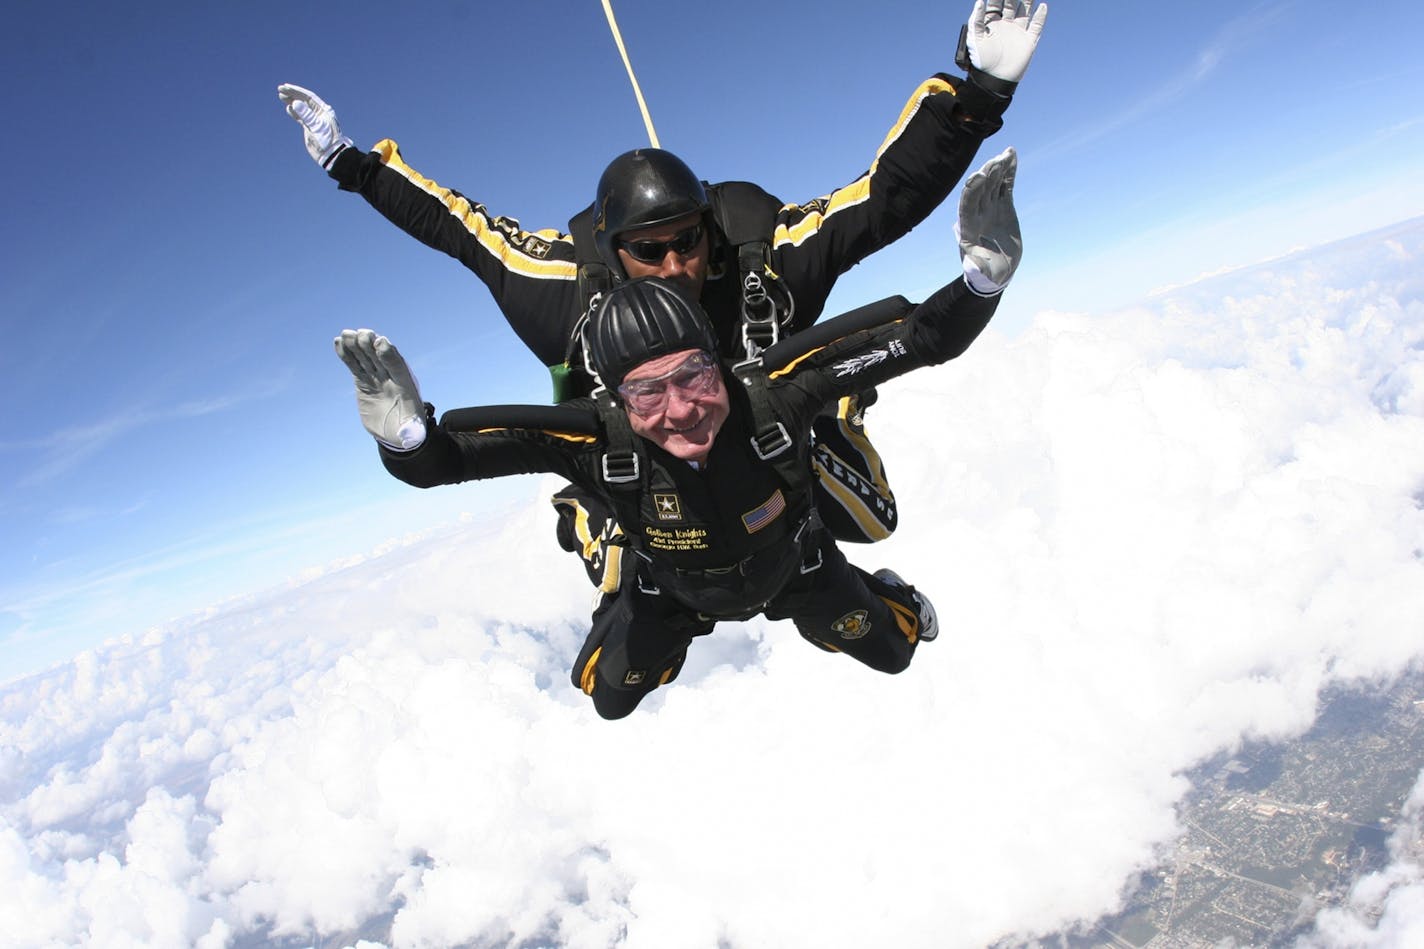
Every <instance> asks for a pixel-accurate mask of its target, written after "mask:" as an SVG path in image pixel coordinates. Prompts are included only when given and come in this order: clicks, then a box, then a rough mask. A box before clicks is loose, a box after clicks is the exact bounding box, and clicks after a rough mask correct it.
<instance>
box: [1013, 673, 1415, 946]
mask: <svg viewBox="0 0 1424 949" xmlns="http://www.w3.org/2000/svg"><path fill="white" fill-rule="evenodd" d="M1421 768H1424V673H1420V672H1414V673H1411V674H1408V675H1406V676H1404V677H1402V678H1400V679H1398V680H1396V681H1394V682H1392V683H1386V684H1383V685H1381V684H1378V683H1376V684H1374V685H1363V684H1362V685H1358V686H1355V687H1350V688H1346V687H1334V688H1332V689H1330V690H1328V691H1327V693H1326V694H1325V695H1324V696H1323V697H1322V701H1321V711H1320V714H1319V716H1318V717H1317V719H1316V723H1315V725H1314V727H1313V728H1312V729H1311V730H1310V731H1309V732H1308V733H1306V734H1305V735H1303V736H1302V737H1300V738H1299V739H1296V740H1294V741H1292V742H1289V743H1286V744H1283V745H1270V744H1264V743H1258V744H1252V745H1249V746H1247V747H1245V748H1243V749H1242V750H1241V751H1239V752H1237V753H1236V754H1235V755H1232V756H1220V757H1218V758H1215V759H1213V760H1212V761H1209V762H1207V763H1206V764H1204V765H1202V766H1201V767H1199V768H1197V769H1196V770H1195V771H1193V772H1192V773H1191V774H1190V775H1189V777H1190V778H1191V781H1192V788H1193V790H1192V791H1191V792H1190V794H1189V795H1188V797H1187V798H1186V800H1185V801H1184V802H1183V803H1182V805H1181V807H1180V809H1179V812H1178V813H1179V819H1180V821H1181V823H1182V825H1183V826H1184V827H1185V828H1186V832H1185V833H1184V834H1183V835H1182V837H1181V838H1180V839H1179V841H1178V843H1177V846H1176V848H1175V850H1174V851H1173V853H1172V855H1171V857H1170V859H1169V860H1168V861H1166V862H1165V863H1163V864H1162V865H1160V866H1159V867H1157V868H1156V869H1155V870H1154V871H1153V872H1151V873H1149V874H1145V875H1144V876H1143V877H1141V878H1140V879H1139V880H1138V881H1137V884H1136V886H1135V888H1134V891H1133V894H1132V896H1131V898H1130V901H1129V903H1128V906H1127V908H1126V909H1125V910H1124V911H1123V912H1122V913H1119V914H1118V915H1116V916H1112V917H1109V918H1106V919H1102V920H1099V921H1098V922H1097V923H1096V924H1095V925H1094V926H1093V927H1092V928H1091V929H1090V930H1087V931H1085V932H1078V933H1063V934H1060V935H1058V936H1055V937H1053V938H1051V939H1046V940H1040V941H1038V942H1037V943H1033V944H1032V945H1039V946H1062V947H1071V949H1088V947H1114V949H1204V947H1218V946H1223V945H1227V946H1288V945H1290V944H1291V943H1293V942H1294V941H1295V939H1296V938H1297V937H1298V936H1300V935H1302V934H1304V933H1307V932H1309V931H1310V930H1311V928H1312V926H1313V921H1314V918H1315V915H1316V913H1318V912H1319V911H1320V910H1321V909H1323V908H1325V907H1327V906H1334V905H1339V904H1341V903H1343V902H1344V901H1345V899H1346V897H1347V896H1348V893H1349V890H1350V887H1351V886H1352V885H1353V884H1354V883H1355V881H1356V880H1358V879H1359V878H1360V877H1361V876H1362V875H1364V874H1366V873H1369V872H1371V871H1375V870H1379V869H1381V868H1383V867H1384V866H1385V865H1386V864H1387V863H1388V862H1389V860H1390V856H1389V852H1388V850H1387V841H1388V839H1389V836H1390V834H1391V833H1392V832H1393V830H1394V827H1395V824H1396V822H1397V820H1398V817H1399V814H1400V811H1401V809H1402V808H1403V806H1404V802H1405V800H1406V799H1407V798H1408V796H1409V793H1410V791H1411V790H1412V789H1413V787H1414V784H1415V782H1416V781H1417V780H1418V779H1419V772H1420V769H1421ZM1421 849H1424V847H1422V848H1421ZM1021 945H1024V944H1023V943H1018V942H1005V943H1001V944H1000V946H1001V949H1007V947H1010V946H1021Z"/></svg>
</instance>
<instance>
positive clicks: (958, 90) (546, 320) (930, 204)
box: [330, 74, 1009, 592]
mask: <svg viewBox="0 0 1424 949" xmlns="http://www.w3.org/2000/svg"><path fill="white" fill-rule="evenodd" d="M1008 102H1009V100H1008V99H1006V98H1001V97H997V96H994V95H991V94H989V93H987V92H985V91H984V90H982V89H980V88H979V87H978V86H977V85H974V84H972V83H970V82H968V81H967V80H965V79H962V78H958V77H951V76H947V75H943V74H940V75H936V76H933V77H931V78H930V79H928V80H926V81H925V82H923V83H921V84H920V85H919V86H918V87H917V88H916V89H915V91H914V93H913V94H912V95H911V96H910V98H909V100H908V101H907V102H906V104H905V107H904V109H903V110H902V111H901V113H900V115H899V117H898V119H897V120H896V122H895V124H894V126H893V127H892V128H891V129H890V131H889V133H888V134H887V135H886V136H885V139H884V141H883V142H882V143H881V145H880V147H879V149H878V150H877V151H876V153H875V157H874V159H873V161H872V162H871V165H870V167H869V169H868V170H867V171H865V172H864V173H863V174H861V175H859V176H858V177H856V178H855V180H853V181H851V182H850V183H849V184H847V185H845V186H844V187H841V188H838V189H836V190H835V191H832V192H830V193H829V194H826V195H823V196H821V197H818V198H815V199H813V200H810V201H807V202H805V203H803V204H785V205H783V206H782V207H781V209H780V211H779V212H778V213H777V215H776V220H775V224H774V233H772V234H769V235H767V239H768V241H769V243H770V245H771V261H770V268H771V269H772V270H773V271H774V272H775V273H776V274H777V275H778V276H779V277H780V279H781V282H782V285H783V286H784V287H785V288H786V289H787V290H788V291H789V292H790V294H791V296H792V299H793V301H794V308H793V322H792V325H791V326H790V328H789V329H790V331H792V332H795V331H796V330H800V329H804V328H805V327H807V326H810V325H811V324H812V323H814V322H815V321H816V319H817V318H818V317H819V316H820V314H821V311H822V309H823V308H824V306H825V302H826V298H827V296H828V295H829V294H830V292H831V289H832V287H833V286H834V284H835V281H836V279H837V278H838V277H839V276H840V275H841V274H842V273H844V272H845V271H847V270H849V269H850V268H851V267H852V266H854V265H855V264H856V263H858V262H859V261H861V260H862V259H863V258H865V257H866V256H868V255H869V254H871V253H874V252H875V251H877V250H879V249H881V248H883V247H885V246H886V245H888V244H890V243H892V242H893V241H895V240H898V239H899V238H900V237H902V236H903V235H904V234H906V233H907V232H908V231H909V230H910V229H911V228H912V227H914V226H915V225H916V224H918V223H920V222H921V221H923V220H924V219H925V218H926V217H927V216H928V215H929V214H930V212H932V211H933V210H934V209H935V208H936V207H938V206H939V204H940V203H941V202H942V201H943V200H944V199H945V198H946V197H947V196H948V195H949V193H950V192H951V191H952V190H953V188H954V186H955V185H956V184H957V183H958V182H959V180H960V178H961V177H962V176H963V175H964V173H965V171H966V170H967V169H968V168H969V166H970V163H971V162H972V161H973V160H974V156H975V154H976V152H977V151H978V149H979V145H980V143H981V142H982V141H983V140H984V139H985V138H986V137H988V136H989V135H991V134H993V133H994V132H995V131H997V130H998V129H999V128H1000V126H1001V125H1002V120H1001V116H1002V114H1003V112H1004V110H1005V109H1006V108H1007V106H1008ZM330 173H331V176H332V177H333V178H334V179H336V181H337V182H338V184H339V186H340V187H341V188H342V189H343V190H348V191H355V192H358V193H359V194H361V196H362V197H364V198H365V199H366V200H367V202H369V203H370V204H371V206H372V207H374V208H375V209H376V210H377V211H379V212H380V213H381V214H382V215H384V216H385V217H386V218H387V219H389V220H390V221H391V222H392V223H393V224H395V225H396V226H397V227H399V228H400V229H401V230H403V231H405V232H406V233H407V234H410V235H411V236H412V237H414V238H416V239H417V240H419V241H421V242H422V243H424V244H426V245H428V246H430V247H432V248H434V249H436V250H439V251H442V252H443V253H446V254H448V255H450V256H451V257H454V258H455V259H456V260H458V261H460V263H461V264H463V265H464V266H465V267H466V268H468V269H469V270H471V271H472V272H473V273H474V274H475V275H476V276H478V277H479V278H480V280H481V281H483V282H484V284H485V286H486V287H488V288H489V291H490V293H491V294H492V295H493V297H494V300H495V303H496V304H497V305H498V306H499V308H500V311H501V312H502V313H503V314H504V317H505V319H506V320H507V321H508V322H509V325H510V327H511V328H512V329H513V330H514V332H515V333H516V334H517V335H518V336H519V338H520V339H521V340H522V341H523V342H524V344H525V345H526V346H527V347H528V348H529V349H530V350H531V351H532V352H533V353H534V355H535V356H537V357H538V358H539V359H540V360H542V361H543V363H544V364H545V365H546V366H548V367H550V369H551V371H557V369H558V367H561V366H562V365H563V363H564V359H565V356H566V354H567V351H568V350H567V347H568V343H569V338H570V335H571V333H572V332H573V330H574V327H575V325H576V324H577V322H578V318H579V316H580V315H581V314H582V311H583V303H584V301H583V300H582V298H581V295H580V291H579V287H578V279H577V265H576V260H577V257H576V254H575V250H574V245H573V240H572V238H571V237H570V236H569V235H568V234H566V233H563V232H562V231H560V230H554V229H545V230H533V231H530V230H525V229H524V228H523V227H522V226H521V225H520V223H519V221H518V220H516V219H514V218H512V217H507V216H501V215H496V214H493V213H491V212H490V211H489V210H488V209H487V208H486V207H485V206H484V205H483V204H481V203H479V202H477V201H473V200H471V199H469V198H467V197H465V196H464V195H463V194H461V193H460V192H458V191H454V190H452V189H450V188H446V187H443V186H441V185H439V184H437V183H436V182H434V181H432V180H430V179H429V178H426V177H425V176H423V175H422V174H420V173H419V172H418V171H416V170H415V169H414V168H412V167H410V166H409V165H408V164H406V162H405V160H404V159H403V158H402V156H401V153H400V149H399V148H398V147H397V145H396V143H395V142H393V141H391V140H389V139H387V140H384V141H381V142H380V143H378V144H377V145H376V146H375V148H374V149H373V150H372V151H370V152H367V153H362V152H360V151H359V150H356V149H347V150H346V151H344V152H342V153H341V154H340V155H338V156H337V158H336V160H335V162H334V163H333V165H332V168H331V172H330ZM712 246H713V253H714V256H713V259H712V260H711V261H710V262H709V263H710V273H709V277H708V280H707V282H706V284H705V286H704V288H703V291H702V297H701V300H700V302H701V304H702V306H703V309H704V310H706V311H707V313H708V315H709V316H710V317H711V319H712V322H713V325H714V326H715V327H716V328H717V332H718V337H719V339H720V340H721V342H722V354H723V355H724V356H728V357H731V356H735V355H738V354H739V349H738V345H739V343H738V340H739V338H740V336H739V332H740V327H741V308H740V304H741V296H740V287H739V284H738V280H737V267H736V262H735V260H730V259H727V258H728V257H729V256H730V254H731V253H732V251H731V249H730V248H728V247H727V246H726V245H725V242H718V241H714V242H713V245H712ZM719 252H720V254H721V257H720V259H719V257H718V256H717V255H718V254H719ZM860 409H861V404H860V400H859V398H858V397H857V394H855V393H852V394H850V395H848V396H847V397H846V398H844V399H842V400H840V402H839V403H838V404H836V405H833V406H828V407H827V411H826V412H825V413H824V414H823V416H822V417H821V418H820V419H818V420H817V421H816V422H815V424H814V425H813V438H814V441H815V449H814V450H813V452H812V453H811V457H810V460H809V461H810V464H811V466H812V468H813V469H814V471H815V473H816V475H817V477H818V484H817V487H816V491H815V495H816V501H815V503H816V507H817V509H818V510H819V511H820V516H821V519H822V521H823V523H824V524H825V525H826V526H827V528H828V529H829V530H830V531H831V533H832V534H833V535H834V536H835V537H837V538H839V539H841V540H846V541H851V542H860V543H864V542H873V541H877V540H881V539H883V538H885V537H887V536H889V534H890V533H891V532H892V531H893V530H894V529H895V524H896V509H895V501H894V494H893V492H892V491H891V489H890V484H889V481H888V478H887V476H886V472H885V468H884V465H883V464H882V462H881V459H880V457H879V454H878V453H877V452H876V451H875V448H874V446H873V445H872V444H871V443H870V441H869V439H868V438H867V437H866V435H865V431H864V428H863V425H862V423H861V417H860ZM554 503H555V505H556V506H557V507H558V508H559V509H560V511H561V518H562V520H561V524H560V527H561V536H560V541H561V543H563V544H564V546H565V547H567V548H568V549H571V550H578V551H579V552H580V553H581V554H582V555H583V556H584V559H585V563H586V565H587V566H588V568H589V573H590V577H591V578H592V579H593V581H594V583H595V584H598V585H600V586H601V587H602V588H603V589H604V591H605V592H611V587H612V586H613V584H614V583H615V577H614V576H612V575H610V574H609V573H608V571H607V569H606V568H608V567H609V566H610V565H612V564H613V561H612V560H611V559H609V560H605V556H604V555H605V552H606V550H605V543H606V542H607V541H608V540H609V539H610V538H612V537H614V536H616V535H617V534H618V533H619V530H618V527H617V525H615V524H613V522H612V519H611V518H610V517H609V516H608V513H607V511H603V510H598V509H597V507H596V502H595V501H594V500H593V499H592V498H589V497H588V496H586V495H584V494H582V493H581V492H579V491H577V490H573V491H567V492H560V494H559V495H557V496H556V497H555V498H554Z"/></svg>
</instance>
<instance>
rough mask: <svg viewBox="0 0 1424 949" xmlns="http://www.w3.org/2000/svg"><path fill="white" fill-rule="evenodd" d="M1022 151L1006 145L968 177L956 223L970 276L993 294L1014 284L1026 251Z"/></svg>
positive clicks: (973, 286)
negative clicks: (1017, 193)
mask: <svg viewBox="0 0 1424 949" xmlns="http://www.w3.org/2000/svg"><path fill="white" fill-rule="evenodd" d="M1018 167H1019V156H1018V153H1017V152H1015V151H1014V150H1013V149H1012V148H1006V149H1004V150H1003V151H1002V152H1000V153H999V154H997V155H995V156H994V157H993V158H991V159H989V160H988V161H987V162H985V163H984V167H983V168H980V169H979V170H978V171H976V172H974V174H972V175H970V176H969V179H968V180H967V181H965V182H964V190H963V192H961V194H960V196H959V221H958V223H956V224H955V225H954V234H955V237H956V238H958V240H959V256H960V259H961V260H962V261H963V263H964V282H965V283H967V284H969V289H970V290H972V291H974V292H975V293H977V294H979V295H980V296H984V297H991V296H993V295H994V294H996V293H998V292H999V291H1000V290H1003V289H1004V287H1006V286H1008V284H1009V279H1010V278H1011V277H1013V275H1014V271H1015V270H1016V269H1018V266H1019V260H1020V259H1021V258H1022V257H1023V235H1022V234H1020V233H1019V216H1018V212H1017V211H1015V210H1014V176H1015V175H1016V174H1017V173H1018Z"/></svg>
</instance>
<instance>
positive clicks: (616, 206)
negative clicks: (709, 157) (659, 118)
mask: <svg viewBox="0 0 1424 949" xmlns="http://www.w3.org/2000/svg"><path fill="white" fill-rule="evenodd" d="M709 207H710V204H709V203H708V200H707V189H706V188H705V187H704V186H703V184H702V182H701V180H700V179H698V177H697V176H696V175H695V174H693V173H692V169H691V168H688V167H687V165H686V163H685V162H683V160H682V159H681V158H678V157H677V156H676V155H674V154H673V153H672V152H669V151H664V150H663V149H661V148H635V149H634V150H633V151H631V152H624V153H623V154H621V155H619V156H618V157H617V158H615V159H613V161H611V162H609V163H608V167H607V168H605V169H604V170H603V175H602V177H600V178H599V179H598V194H597V195H596V196H595V198H594V205H593V241H594V244H596V245H597V248H598V256H599V257H600V258H601V259H602V260H603V263H604V264H605V265H607V266H608V267H609V268H610V269H611V270H612V271H613V272H614V273H615V274H617V275H618V276H619V277H627V276H628V275H627V273H625V272H624V270H623V264H622V263H621V262H620V261H619V259H618V244H617V238H618V236H619V235H620V234H622V233H623V232H625V231H631V230H634V229H636V228H640V227H652V226H655V225H658V224H666V223H667V222H668V221H675V220H677V219H678V218H680V217H686V216H687V215H689V214H702V213H704V212H705V211H706V210H707V209H708V208H709Z"/></svg>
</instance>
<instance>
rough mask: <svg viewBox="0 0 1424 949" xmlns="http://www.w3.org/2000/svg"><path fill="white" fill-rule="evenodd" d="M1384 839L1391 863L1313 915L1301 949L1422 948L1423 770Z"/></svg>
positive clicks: (1423, 920) (1423, 903)
mask: <svg viewBox="0 0 1424 949" xmlns="http://www.w3.org/2000/svg"><path fill="white" fill-rule="evenodd" d="M1401 817H1402V820H1401V821H1400V824H1399V826H1398V827H1397V828H1396V829H1395V832H1394V833H1393V834H1392V835H1391V836H1390V841H1389V852H1390V856H1391V858H1392V861H1393V862H1391V864H1390V865H1389V866H1388V867H1386V868H1385V869H1384V870H1381V871H1380V872H1378V873H1371V874H1369V875H1368V876H1366V877H1364V878H1363V879H1361V880H1360V881H1359V882H1358V883H1356V884H1355V886H1354V888H1353V889H1352V890H1351V892H1350V898H1349V901H1348V902H1347V903H1346V905H1344V906H1340V907H1332V908H1330V909H1326V910H1324V911H1323V912H1321V913H1320V915H1319V916H1318V917H1316V921H1315V931H1314V932H1313V933H1311V934H1310V935H1309V936H1307V937H1305V938H1303V939H1302V940H1301V941H1300V943H1299V946H1300V947H1301V949H1337V947H1339V949H1346V947H1370V949H1373V947H1376V946H1379V947H1384V949H1389V947H1394V946H1417V945H1421V944H1424V772H1420V775H1419V782H1418V783H1417V784H1415V785H1414V791H1413V792H1412V793H1411V794H1410V796H1409V800H1408V801H1406V802H1405V805H1404V811H1403V813H1402V815H1401Z"/></svg>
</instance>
